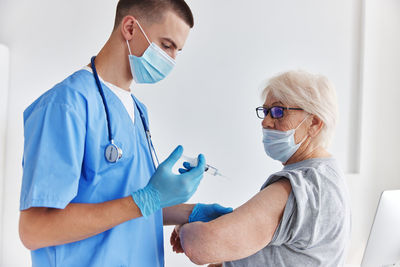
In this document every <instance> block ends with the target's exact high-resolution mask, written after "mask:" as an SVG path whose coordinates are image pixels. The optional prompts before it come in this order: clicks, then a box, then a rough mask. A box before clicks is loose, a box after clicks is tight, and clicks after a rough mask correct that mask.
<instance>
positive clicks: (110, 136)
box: [90, 56, 160, 168]
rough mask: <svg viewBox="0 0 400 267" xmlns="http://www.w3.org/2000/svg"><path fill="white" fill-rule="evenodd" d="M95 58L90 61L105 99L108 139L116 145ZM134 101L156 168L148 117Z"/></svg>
mask: <svg viewBox="0 0 400 267" xmlns="http://www.w3.org/2000/svg"><path fill="white" fill-rule="evenodd" d="M95 59H96V56H93V57H92V58H91V60H90V61H91V67H92V70H93V76H94V78H95V80H96V84H97V87H98V89H99V92H100V96H101V99H102V101H103V105H104V109H105V112H106V120H107V130H108V140H109V141H110V144H112V145H114V146H115V147H116V145H115V144H114V137H113V135H112V131H111V124H110V115H109V114H110V111H109V108H108V105H107V101H106V98H105V96H104V91H103V87H102V86H101V82H100V78H99V75H98V74H97V70H96V65H95ZM133 101H134V103H135V106H136V108H137V109H138V111H139V114H140V119H141V121H142V124H143V129H144V131H145V135H146V139H147V145H148V147H149V152H150V155H151V159H152V161H153V165H154V167H155V168H157V166H158V165H159V164H160V163H159V161H158V157H157V153H156V150H155V149H154V146H153V142H152V140H151V134H150V129H149V127H148V125H147V122H146V118H145V116H144V114H143V112H142V110H141V109H140V108H139V106H138V105H137V103H136V100H135V99H134V98H133ZM121 151H122V150H121ZM153 154H154V157H155V158H156V162H157V165H156V163H155V161H154V158H153ZM106 160H107V161H108V159H107V157H106ZM115 162H116V161H115Z"/></svg>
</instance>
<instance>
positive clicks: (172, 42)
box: [161, 37, 182, 51]
mask: <svg viewBox="0 0 400 267" xmlns="http://www.w3.org/2000/svg"><path fill="white" fill-rule="evenodd" d="M161 39H163V40H165V41H168V42H170V43H171V44H172V46H173V47H174V48H175V49H178V46H177V45H176V43H175V42H174V41H173V40H172V39H171V38H168V37H162V38H161ZM181 50H182V49H179V51H181Z"/></svg>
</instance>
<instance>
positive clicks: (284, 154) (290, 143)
mask: <svg viewBox="0 0 400 267" xmlns="http://www.w3.org/2000/svg"><path fill="white" fill-rule="evenodd" d="M308 116H309V115H307V116H306V117H305V118H304V119H303V121H302V122H300V124H299V125H298V126H297V127H296V129H292V130H289V131H286V132H285V131H278V130H270V129H264V128H263V143H264V150H265V152H266V153H267V155H268V156H269V157H271V158H272V159H275V160H279V161H280V162H282V163H285V162H287V161H288V160H289V159H290V157H291V156H293V155H294V153H296V151H297V150H298V149H299V147H300V146H301V144H302V143H303V142H304V141H305V140H306V139H307V136H305V137H304V139H303V140H302V141H301V142H300V143H298V144H296V142H295V140H294V134H295V132H296V130H297V129H298V128H299V127H300V125H302V124H303V122H304V121H305V120H306V119H307V118H308Z"/></svg>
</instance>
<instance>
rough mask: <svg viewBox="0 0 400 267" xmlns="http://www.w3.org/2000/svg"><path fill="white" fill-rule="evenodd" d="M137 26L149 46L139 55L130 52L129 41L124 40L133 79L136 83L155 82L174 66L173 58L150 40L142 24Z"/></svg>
mask: <svg viewBox="0 0 400 267" xmlns="http://www.w3.org/2000/svg"><path fill="white" fill-rule="evenodd" d="M138 26H139V28H140V30H141V31H142V33H143V35H144V36H145V37H146V40H147V42H149V44H150V45H149V47H148V48H147V49H146V51H144V53H143V55H142V56H141V57H137V56H135V55H133V54H132V52H131V49H130V47H129V42H128V40H126V43H127V45H128V50H129V64H130V66H131V73H132V77H133V80H134V81H135V82H136V83H156V82H159V81H161V80H162V79H164V78H165V77H166V76H167V75H168V74H169V73H170V72H171V71H172V69H173V68H174V67H175V60H174V59H173V58H172V57H170V56H169V55H168V54H167V53H166V52H165V51H164V50H162V49H161V48H160V47H159V46H158V45H156V44H155V43H154V42H150V40H149V38H148V37H147V35H146V33H145V32H144V31H143V28H142V26H140V24H139V22H138Z"/></svg>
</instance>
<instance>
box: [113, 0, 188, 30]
mask: <svg viewBox="0 0 400 267" xmlns="http://www.w3.org/2000/svg"><path fill="white" fill-rule="evenodd" d="M169 10H170V11H173V12H175V13H176V14H177V15H178V16H179V17H180V18H182V19H183V20H184V21H185V22H186V24H187V25H189V27H190V28H193V26H194V19H193V14H192V11H191V10H190V7H189V6H188V5H187V4H186V2H185V1H184V0H119V1H118V5H117V13H116V16H115V23H114V30H115V29H116V28H117V27H118V26H119V24H120V23H121V21H122V19H123V18H124V17H125V16H127V15H132V16H135V17H136V18H138V19H139V20H141V21H146V22H148V23H152V22H157V21H160V20H161V19H162V18H163V17H164V16H163V15H164V13H165V12H166V11H169Z"/></svg>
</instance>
